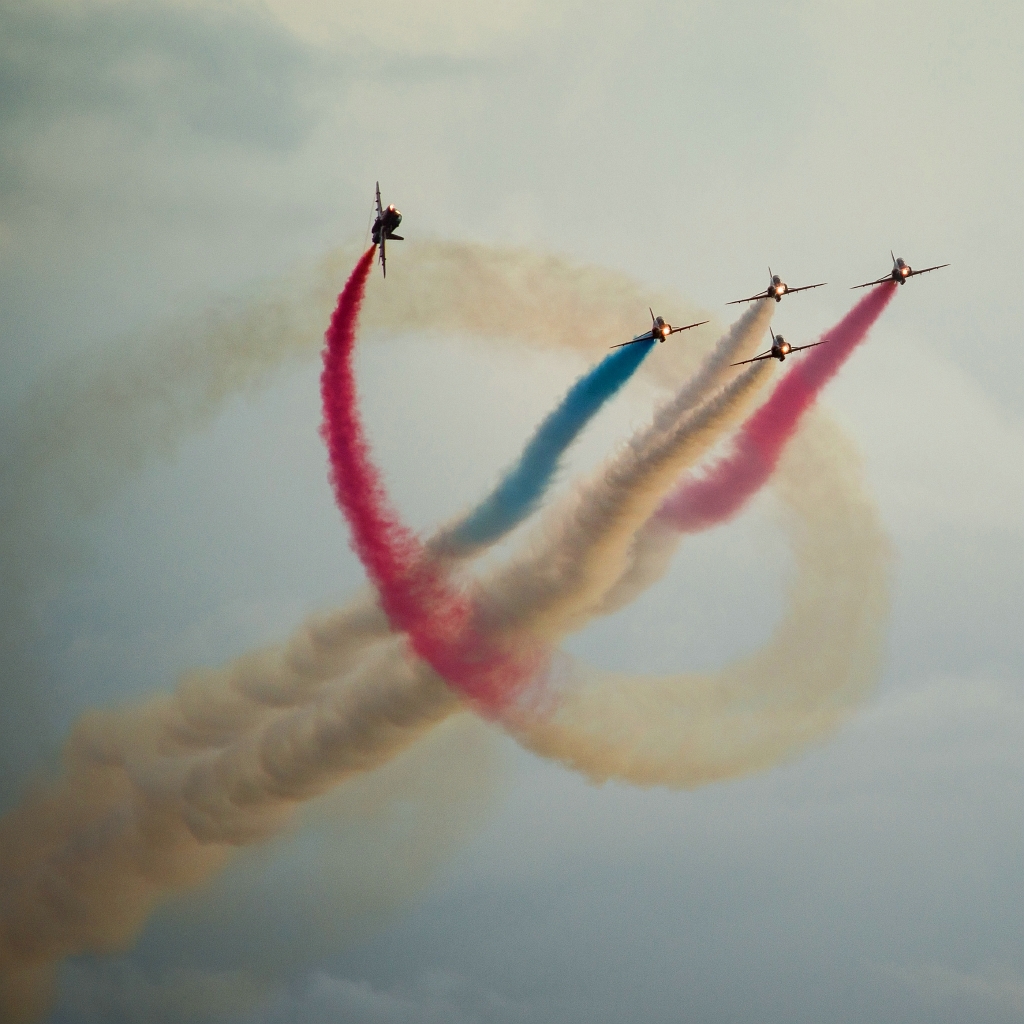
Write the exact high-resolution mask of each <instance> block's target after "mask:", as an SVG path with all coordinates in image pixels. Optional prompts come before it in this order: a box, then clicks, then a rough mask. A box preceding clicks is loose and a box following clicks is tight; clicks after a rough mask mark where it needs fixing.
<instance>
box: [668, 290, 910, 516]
mask: <svg viewBox="0 0 1024 1024" xmlns="http://www.w3.org/2000/svg"><path fill="white" fill-rule="evenodd" d="M895 294H896V283H895V282H894V281H887V282H886V283H885V284H881V285H879V286H878V287H877V288H872V289H871V291H869V292H868V294H867V295H865V296H864V298H863V299H861V301H860V302H858V303H857V305H856V306H854V307H853V309H851V310H850V312H849V313H847V314H846V316H845V317H843V319H842V320H840V321H839V323H838V324H836V326H835V327H833V328H832V330H830V331H829V332H828V333H827V334H826V335H825V336H824V339H823V340H826V341H828V344H827V345H821V346H819V347H818V348H815V349H813V350H812V351H810V352H808V353H807V355H806V356H799V357H797V361H796V362H795V363H794V365H793V368H792V369H791V370H790V371H789V373H787V374H786V376H785V377H784V378H783V379H782V381H780V383H779V384H778V386H777V387H776V388H775V390H774V391H773V392H772V396H771V398H769V399H768V401H767V402H765V404H764V405H762V406H761V408H760V409H758V410H757V412H755V413H754V414H753V415H752V416H751V417H750V418H749V419H748V420H747V421H746V423H744V424H743V426H742V427H741V428H740V430H739V433H738V434H737V436H736V439H735V440H734V442H733V451H732V453H731V454H729V455H728V456H726V457H725V458H723V459H721V460H720V461H719V462H717V463H715V464H714V465H713V466H712V467H711V468H710V469H709V470H708V472H707V473H706V474H704V475H703V476H700V477H698V478H693V477H691V478H688V479H686V480H685V481H684V482H683V483H682V484H680V485H679V487H678V488H677V489H676V490H675V492H674V493H672V494H671V495H669V497H668V498H666V499H665V502H664V504H663V505H662V506H661V508H660V509H659V510H658V512H657V514H656V519H657V520H658V521H660V522H662V523H666V524H668V525H670V526H672V527H674V528H675V529H677V530H680V531H681V532H685V533H696V532H697V531H698V530H705V529H707V528H708V527H710V526H714V525H715V524H716V523H720V522H723V521H724V520H726V519H728V518H729V517H730V516H733V515H735V514H736V513H737V512H738V511H739V510H740V509H741V508H742V507H743V505H744V504H745V503H746V502H747V501H748V499H749V498H750V497H751V496H752V495H753V494H755V493H756V492H757V491H758V489H759V488H760V487H761V485H762V484H763V483H764V482H765V481H766V480H767V479H768V477H769V476H771V474H772V473H773V472H774V470H775V467H776V465H777V464H778V461H779V457H780V456H781V454H782V449H783V448H784V447H785V445H786V442H787V441H788V440H789V439H790V438H791V437H792V436H793V433H794V431H795V430H796V428H797V426H798V425H799V423H800V417H801V416H802V415H803V414H804V412H806V411H807V409H808V407H809V406H810V405H811V403H812V402H813V401H814V400H815V398H817V397H818V392H819V391H821V389H822V388H823V387H824V386H825V385H826V384H827V383H828V382H829V381H830V380H831V379H832V378H833V377H834V376H835V374H836V373H837V372H838V370H839V368H840V367H841V366H842V365H843V363H844V362H845V361H846V358H847V356H849V355H850V353H851V352H852V351H853V350H854V349H855V348H856V347H857V345H859V344H860V342H861V341H863V340H864V338H865V337H866V336H867V333H868V331H869V330H870V329H871V327H872V325H873V324H874V322H875V321H876V320H877V319H878V318H879V316H881V314H882V311H883V310H884V309H885V307H886V306H887V305H888V304H889V301H890V299H892V297H893V295H895Z"/></svg>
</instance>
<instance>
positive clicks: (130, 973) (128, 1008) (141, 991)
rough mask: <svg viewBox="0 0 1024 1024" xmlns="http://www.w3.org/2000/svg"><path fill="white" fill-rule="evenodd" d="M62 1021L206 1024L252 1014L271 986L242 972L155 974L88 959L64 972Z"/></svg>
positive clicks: (59, 1011)
mask: <svg viewBox="0 0 1024 1024" xmlns="http://www.w3.org/2000/svg"><path fill="white" fill-rule="evenodd" d="M62 993H63V994H62V997H61V999H60V1002H59V1004H58V1005H57V1007H56V1008H55V1014H56V1017H57V1019H58V1020H61V1019H67V1018H71V1019H73V1020H74V1021H75V1024H107V1022H110V1021H125V1022H128V1021H145V1022H146V1024H204V1022H206V1021H215V1020H227V1019H229V1018H236V1017H238V1016H240V1015H243V1014H247V1013H250V1012H251V1011H252V1010H253V1009H254V1008H255V1007H257V1006H258V1005H259V1003H260V1002H261V1001H262V998H263V996H264V995H265V987H264V986H263V985H262V984H261V983H260V982H259V981H257V980H256V979H255V978H253V977H251V976H249V975H247V974H245V973H242V972H237V971H236V972H223V973H214V972H206V971H183V970H172V971H166V972H163V973H161V974H158V975H155V976H154V975H151V974H148V973H146V972H144V971H143V970H141V969H140V968H139V967H137V966H136V965H134V964H131V963H129V962H127V961H124V960H120V961H100V962H94V961H82V962H78V963H75V964H70V965H68V967H67V968H66V969H65V971H64V986H63V990H62Z"/></svg>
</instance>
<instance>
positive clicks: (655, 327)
mask: <svg viewBox="0 0 1024 1024" xmlns="http://www.w3.org/2000/svg"><path fill="white" fill-rule="evenodd" d="M647 308H648V309H650V307H649V306H648V307H647ZM709 323H711V321H710V320H701V321H700V322H699V323H696V324H687V325H686V326H685V327H673V326H672V325H671V324H667V323H665V318H664V317H660V316H655V315H654V310H653V309H651V329H650V330H649V331H647V332H646V333H644V334H638V335H637V336H636V337H635V338H634V339H633V340H632V341H624V342H623V343H622V344H621V345H612V348H625V347H626V346H627V345H636V344H637V343H638V342H641V341H664V340H665V339H666V338H667V337H668V336H669V335H670V334H678V333H679V332H680V331H688V330H689V329H690V328H691V327H701V326H703V325H704V324H709Z"/></svg>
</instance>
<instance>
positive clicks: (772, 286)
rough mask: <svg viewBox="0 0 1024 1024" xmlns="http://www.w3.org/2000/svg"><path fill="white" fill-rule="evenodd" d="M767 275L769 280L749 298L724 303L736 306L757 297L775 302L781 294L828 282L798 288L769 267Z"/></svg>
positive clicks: (793, 292) (790, 293)
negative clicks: (787, 282)
mask: <svg viewBox="0 0 1024 1024" xmlns="http://www.w3.org/2000/svg"><path fill="white" fill-rule="evenodd" d="M768 276H769V277H770V278H771V281H770V283H769V285H768V287H767V288H765V290H764V291H763V292H758V293H757V294H756V295H751V296H750V298H749V299H733V301H732V302H727V303H726V305H727V306H738V305H739V304H740V303H741V302H756V301H757V300H758V299H774V300H775V301H776V302H781V301H782V296H783V295H795V294H796V293H797V292H809V291H810V290H811V289H812V288H821V287H822V285H825V284H828V282H827V281H822V282H820V283H819V284H805V285H801V286H800V287H799V288H790V287H789V285H788V284H786V282H785V281H783V280H782V278H781V277H779V275H778V274H773V273H772V268H771V267H769V268H768Z"/></svg>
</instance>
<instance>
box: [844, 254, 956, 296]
mask: <svg viewBox="0 0 1024 1024" xmlns="http://www.w3.org/2000/svg"><path fill="white" fill-rule="evenodd" d="M889 255H890V256H892V270H890V271H889V273H888V274H886V275H885V277H880V278H879V279H878V280H877V281H867V282H865V283H864V284H855V285H854V286H853V288H851V289H850V291H851V292H852V291H854V290H855V289H857V288H870V287H871V286H872V285H876V284H884V283H885V282H886V281H899V283H900V284H906V282H907V278H908V277H917V275H918V274H927V273H928V271H930V270H941V269H942V268H943V267H948V266H949V264H948V263H940V264H939V265H938V266H937V267H925V268H924V270H913V269H911V267H910V265H909V264H908V263H906V262H905V261H904V259H903V257H902V256H896V255H895V254H894V253H893V251H892V249H890V250H889Z"/></svg>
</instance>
